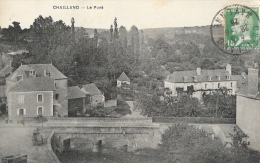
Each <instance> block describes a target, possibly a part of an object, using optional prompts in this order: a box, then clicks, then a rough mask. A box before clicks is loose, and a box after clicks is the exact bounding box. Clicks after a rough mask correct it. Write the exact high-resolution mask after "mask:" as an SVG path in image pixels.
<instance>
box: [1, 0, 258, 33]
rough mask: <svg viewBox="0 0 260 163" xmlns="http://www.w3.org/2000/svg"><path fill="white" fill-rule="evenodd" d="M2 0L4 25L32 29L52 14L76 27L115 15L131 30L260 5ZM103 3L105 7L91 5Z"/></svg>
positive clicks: (100, 24)
mask: <svg viewBox="0 0 260 163" xmlns="http://www.w3.org/2000/svg"><path fill="white" fill-rule="evenodd" d="M249 1H250V0H134V1H133V0H121V1H119V0H0V26H1V27H2V28H5V27H8V25H10V24H11V23H12V22H13V21H18V22H20V23H21V24H20V25H21V27H22V28H28V27H29V26H30V25H31V24H32V23H33V21H34V19H35V18H37V17H38V16H39V15H42V16H43V17H47V16H52V18H53V19H54V21H57V20H63V21H64V22H65V23H66V24H67V25H70V20H71V17H74V19H75V26H76V27H86V28H109V27H110V25H111V24H113V20H114V18H115V17H117V19H118V25H119V26H121V25H123V26H125V27H126V28H127V29H129V28H130V27H131V26H132V25H136V26H137V27H138V28H139V29H144V28H158V27H183V26H201V25H209V24H210V23H211V21H212V19H213V17H214V16H215V14H216V13H217V12H218V11H219V10H220V9H222V8H224V7H225V6H226V5H229V4H243V5H248V6H252V5H254V6H255V5H257V4H258V5H260V0H252V1H251V2H249ZM56 6H79V9H54V8H57V7H56ZM90 6H91V7H94V6H103V9H87V7H90Z"/></svg>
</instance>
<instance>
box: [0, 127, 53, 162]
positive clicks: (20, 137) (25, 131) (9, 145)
mask: <svg viewBox="0 0 260 163" xmlns="http://www.w3.org/2000/svg"><path fill="white" fill-rule="evenodd" d="M34 129H35V127H32V126H23V125H21V124H17V125H12V126H10V127H8V124H6V125H3V124H1V126H0V160H2V158H3V157H5V156H9V155H19V154H20V155H23V154H25V155H27V157H28V163H51V162H52V160H50V158H49V156H48V154H47V152H46V149H47V148H46V147H47V146H46V145H43V146H34V145H33V142H32V135H33V130H34Z"/></svg>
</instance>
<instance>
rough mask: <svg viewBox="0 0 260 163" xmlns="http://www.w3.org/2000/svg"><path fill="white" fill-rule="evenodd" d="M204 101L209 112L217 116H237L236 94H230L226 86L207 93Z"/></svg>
mask: <svg viewBox="0 0 260 163" xmlns="http://www.w3.org/2000/svg"><path fill="white" fill-rule="evenodd" d="M203 102H204V104H205V106H206V107H207V109H208V114H209V115H210V116H215V117H226V118H235V117H236V96H233V95H229V94H228V90H227V89H226V88H223V89H220V90H218V91H216V92H214V93H213V94H206V95H205V96H204V97H203Z"/></svg>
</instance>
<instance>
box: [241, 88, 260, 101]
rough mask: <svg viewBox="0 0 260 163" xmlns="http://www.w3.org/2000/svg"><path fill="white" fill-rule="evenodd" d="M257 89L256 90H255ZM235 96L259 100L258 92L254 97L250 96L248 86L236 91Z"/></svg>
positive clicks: (259, 94)
mask: <svg viewBox="0 0 260 163" xmlns="http://www.w3.org/2000/svg"><path fill="white" fill-rule="evenodd" d="M256 89H257V88H256ZM237 94H238V95H244V96H247V97H250V98H254V99H258V100H260V93H259V92H258V93H257V94H256V95H251V94H250V92H249V90H248V86H247V85H246V86H243V87H242V88H240V89H239V90H238V91H237Z"/></svg>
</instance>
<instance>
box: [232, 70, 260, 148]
mask: <svg viewBox="0 0 260 163" xmlns="http://www.w3.org/2000/svg"><path fill="white" fill-rule="evenodd" d="M258 71H259V70H258V69H257V68H249V69H248V76H247V78H248V81H247V83H246V84H244V85H243V87H241V88H240V89H239V91H238V92H237V99H236V124H237V126H238V127H239V128H240V129H241V130H242V131H243V132H244V133H245V134H247V135H248V137H249V141H250V146H249V147H251V148H253V149H255V150H260V118H259V117H260V94H259V88H258V80H259V78H258Z"/></svg>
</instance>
